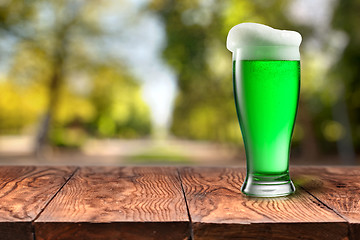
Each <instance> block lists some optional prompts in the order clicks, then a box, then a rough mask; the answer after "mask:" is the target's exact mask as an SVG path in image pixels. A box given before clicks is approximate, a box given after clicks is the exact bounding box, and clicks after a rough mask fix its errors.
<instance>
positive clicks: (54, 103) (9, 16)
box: [0, 0, 150, 152]
mask: <svg viewBox="0 0 360 240" xmlns="http://www.w3.org/2000/svg"><path fill="white" fill-rule="evenodd" d="M110 7H111V6H110V5H109V4H107V3H103V4H99V1H82V0H77V1H43V0H36V1H22V0H15V1H5V2H2V3H0V32H1V34H2V35H3V36H7V37H11V38H12V39H15V41H14V42H15V44H14V45H15V47H13V49H14V50H13V51H12V52H10V54H9V57H10V58H11V59H12V61H11V62H12V64H11V67H10V71H9V74H8V79H7V81H11V82H12V85H11V87H12V88H13V89H12V90H13V92H14V94H15V93H16V92H17V88H18V87H19V86H20V88H35V87H36V86H42V88H41V92H39V93H38V94H40V95H42V94H45V96H44V98H45V99H46V100H45V106H43V105H41V106H42V107H43V109H42V110H43V117H42V120H41V124H40V127H39V128H38V131H37V137H36V147H35V148H36V149H35V152H41V151H42V149H43V147H44V146H46V145H47V143H48V137H49V135H50V133H51V132H52V129H51V128H52V126H53V127H54V128H55V130H56V131H55V133H56V134H55V136H59V135H61V134H59V132H61V131H59V129H61V128H63V127H66V126H67V125H68V124H70V123H71V122H76V121H80V123H82V124H86V125H87V126H88V128H89V129H90V130H91V129H93V131H95V134H97V132H96V131H98V132H99V134H100V133H101V135H103V136H116V135H119V134H118V132H119V131H121V130H123V131H124V132H126V131H128V132H131V131H133V132H135V133H132V134H130V133H127V134H124V135H132V136H134V135H137V134H146V133H147V132H148V131H149V127H150V125H149V120H148V119H149V116H148V115H149V114H148V110H147V108H146V105H145V104H144V103H143V102H142V100H141V98H140V97H139V91H140V87H139V85H138V84H137V83H135V79H134V77H132V76H131V75H130V74H129V73H127V72H126V71H127V69H126V67H124V64H115V61H113V59H112V56H111V54H110V53H109V51H107V50H106V48H105V45H104V42H106V40H108V39H111V38H114V37H117V38H121V32H120V33H119V32H117V33H111V32H109V31H107V30H106V27H104V24H103V22H102V19H103V18H104V16H105V15H106V11H105V10H106V9H107V8H110ZM104 69H106V71H110V72H112V75H111V74H110V75H109V74H103V72H104V71H105V70H104ZM115 69H118V70H115ZM120 70H121V71H120ZM106 71H105V72H106ZM77 75H78V76H79V75H80V76H83V77H82V78H87V79H90V80H93V82H91V81H90V82H88V83H87V84H88V85H89V86H90V88H92V90H91V91H89V92H88V93H79V92H77V91H76V90H74V87H71V86H74V85H76V84H74V82H78V81H79V79H77V77H76V76H77ZM94 76H97V77H98V79H96V77H94ZM101 81H102V82H107V81H108V82H109V84H107V85H105V86H101V87H100V88H99V89H98V88H97V87H98V85H99V84H100V83H99V82H101ZM4 87H8V88H9V86H4ZM99 91H104V99H101V100H102V101H103V103H104V104H103V105H99V104H98V102H97V101H100V99H99V98H96V97H95V96H96V95H97V94H99ZM114 91H117V92H116V93H114ZM109 92H110V93H111V94H108V93H109ZM117 96H124V97H123V98H119V97H117ZM125 96H126V97H125ZM12 97H13V98H15V97H14V96H12ZM20 97H21V99H24V97H23V96H20ZM126 98H128V99H129V98H131V99H135V100H136V101H135V103H133V104H132V106H131V110H128V112H127V114H128V116H127V117H126V118H124V119H125V120H124V119H123V120H122V121H123V122H121V121H120V122H119V121H117V120H116V119H110V120H109V118H110V117H114V112H113V111H115V110H104V109H106V108H107V106H105V105H106V104H115V102H116V101H117V100H119V101H127V100H126ZM105 99H106V100H105ZM22 101H23V100H22ZM24 101H30V102H31V101H32V99H24ZM0 102H1V101H0ZM8 104H9V101H7V102H5V103H4V105H8ZM71 104H73V105H71ZM119 104H121V103H119ZM119 104H118V105H119ZM124 104H127V103H125V102H123V105H124ZM65 105H68V106H69V105H70V106H72V107H65ZM115 105H116V104H115ZM118 105H116V106H115V107H114V108H115V109H117V107H118ZM14 107H15V106H14ZM74 107H76V108H74ZM13 109H15V108H13ZM38 110H39V109H37V112H36V113H37V114H38V113H39V111H38ZM104 111H108V112H109V113H108V114H104ZM25 114H27V115H31V114H32V113H25ZM15 115H16V113H15ZM15 115H14V118H20V119H21V116H20V115H16V116H17V117H15ZM138 117H141V119H142V120H139V121H137V120H134V119H137V118H138ZM31 118H34V115H31ZM106 118H108V120H104V119H106ZM99 119H102V120H99ZM29 121H30V120H29ZM114 121H115V122H116V121H117V122H116V124H114V123H113V122H114ZM23 123H24V124H25V122H23ZM27 123H28V122H27ZM4 124H5V123H4ZM20 125H21V124H18V125H17V126H18V127H20ZM93 125H96V127H91V126H93ZM113 125H116V126H115V127H111V126H113ZM8 127H10V125H8ZM128 128H129V129H130V130H129V129H128ZM94 129H95V130H94ZM125 130H126V131H125ZM138 130H139V131H138ZM52 139H54V138H52ZM55 139H56V137H55Z"/></svg>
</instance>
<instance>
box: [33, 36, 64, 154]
mask: <svg viewBox="0 0 360 240" xmlns="http://www.w3.org/2000/svg"><path fill="white" fill-rule="evenodd" d="M61 32H62V34H59V35H60V38H59V39H60V41H59V44H57V45H56V49H55V50H54V54H53V55H52V56H53V61H52V62H53V65H52V68H53V71H52V73H53V74H52V76H51V78H50V81H49V86H48V106H47V109H46V112H45V114H44V116H43V118H42V120H41V122H40V125H39V128H38V132H37V134H36V138H35V145H34V154H35V156H36V157H37V158H44V157H45V156H44V152H45V150H46V149H48V148H49V130H50V128H51V125H52V122H53V117H54V114H55V112H56V108H57V103H58V100H59V93H60V89H61V85H62V84H63V79H64V58H65V54H66V35H65V33H66V32H65V31H61Z"/></svg>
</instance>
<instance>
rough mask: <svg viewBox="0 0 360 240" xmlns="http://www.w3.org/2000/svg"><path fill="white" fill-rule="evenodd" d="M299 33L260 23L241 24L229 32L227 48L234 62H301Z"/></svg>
mask: <svg viewBox="0 0 360 240" xmlns="http://www.w3.org/2000/svg"><path fill="white" fill-rule="evenodd" d="M301 41H302V38H301V35H300V34H299V33H298V32H295V31H288V30H278V29H274V28H271V27H269V26H266V25H262V24H258V23H241V24H238V25H236V26H234V27H233V28H231V30H230V31H229V34H228V37H227V41H226V47H227V49H229V50H230V51H231V52H232V53H233V59H234V60H294V61H296V60H300V51H299V46H300V44H301Z"/></svg>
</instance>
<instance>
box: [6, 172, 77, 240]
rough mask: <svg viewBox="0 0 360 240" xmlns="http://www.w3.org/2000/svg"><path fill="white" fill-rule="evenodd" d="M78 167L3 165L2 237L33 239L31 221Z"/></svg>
mask: <svg viewBox="0 0 360 240" xmlns="http://www.w3.org/2000/svg"><path fill="white" fill-rule="evenodd" d="M75 169H76V168H75V167H45V166H42V167H34V166H6V167H5V166H3V167H0V238H1V239H15V237H16V239H33V232H32V226H31V221H33V220H34V219H35V218H36V216H37V215H38V214H39V213H40V212H41V211H42V210H43V209H44V207H45V206H46V204H47V203H48V202H49V201H50V200H51V198H52V197H53V196H54V195H55V194H56V192H57V191H58V190H59V189H60V188H61V187H62V186H63V184H64V183H65V182H66V181H67V180H68V178H69V177H70V176H71V175H72V173H73V172H74V171H75Z"/></svg>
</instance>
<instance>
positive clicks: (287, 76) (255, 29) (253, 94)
mask: <svg viewBox="0 0 360 240" xmlns="http://www.w3.org/2000/svg"><path fill="white" fill-rule="evenodd" d="M300 43H301V35H300V34H299V33H297V32H294V31H285V30H277V29H273V28H271V27H268V26H265V25H261V24H256V23H242V24H239V25H236V26H235V27H233V28H232V29H231V30H230V31H229V35H228V37H227V48H228V49H229V50H230V51H231V52H232V53H233V87H234V97H235V106H236V111H237V115H238V118H239V123H240V127H241V133H242V135H243V140H244V146H245V152H246V166H247V174H246V179H245V182H244V183H243V185H242V188H241V190H242V192H243V193H245V194H246V195H249V196H256V197H277V196H285V195H289V194H291V193H293V192H294V191H295V187H294V185H293V183H292V182H291V179H290V176H289V151H290V143H291V136H292V133H293V129H294V123H295V118H296V112H297V106H298V101H299V91H300V52H299V46H300Z"/></svg>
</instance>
